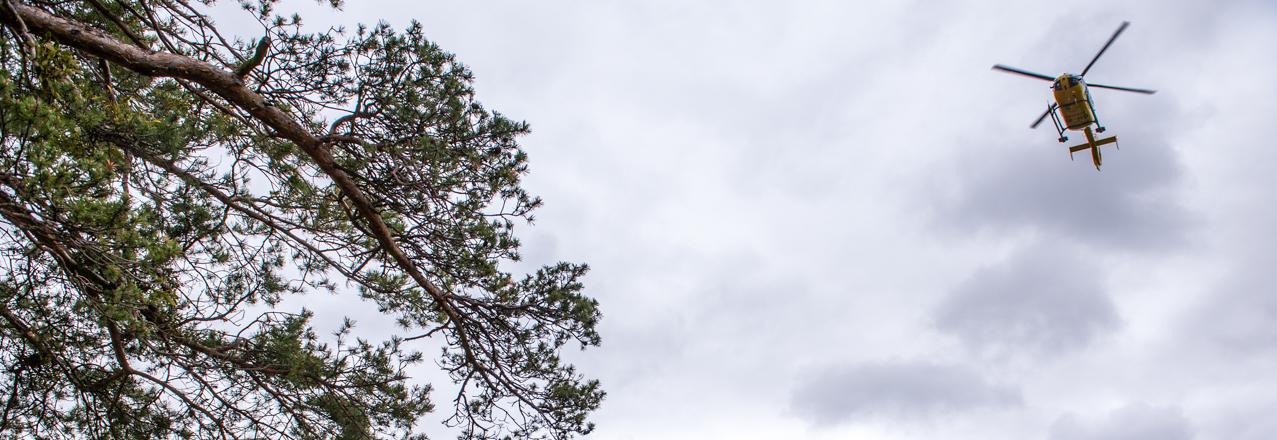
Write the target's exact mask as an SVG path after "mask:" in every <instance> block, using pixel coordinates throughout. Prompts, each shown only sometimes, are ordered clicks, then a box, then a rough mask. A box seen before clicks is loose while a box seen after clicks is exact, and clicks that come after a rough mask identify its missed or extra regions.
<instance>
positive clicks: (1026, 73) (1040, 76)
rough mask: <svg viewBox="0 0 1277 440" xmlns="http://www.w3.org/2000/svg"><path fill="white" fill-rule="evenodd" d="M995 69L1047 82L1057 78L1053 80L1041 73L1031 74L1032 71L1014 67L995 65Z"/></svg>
mask: <svg viewBox="0 0 1277 440" xmlns="http://www.w3.org/2000/svg"><path fill="white" fill-rule="evenodd" d="M993 69H994V70H1001V71H1003V72H1011V73H1018V74H1020V75H1024V76H1028V77H1033V78H1037V79H1044V80H1047V81H1055V78H1052V77H1049V76H1046V75H1043V74H1041V73H1033V72H1030V71H1027V70H1020V69H1017V68H1014V67H1007V66H1003V65H1001V64H994V65H993Z"/></svg>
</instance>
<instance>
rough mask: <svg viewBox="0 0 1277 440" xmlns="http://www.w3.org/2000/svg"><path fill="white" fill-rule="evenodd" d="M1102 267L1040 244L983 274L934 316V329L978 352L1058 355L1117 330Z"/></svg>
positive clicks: (1062, 248) (962, 286)
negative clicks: (1100, 269)
mask: <svg viewBox="0 0 1277 440" xmlns="http://www.w3.org/2000/svg"><path fill="white" fill-rule="evenodd" d="M1099 276H1101V273H1100V272H1099V267H1097V266H1096V265H1094V264H1091V263H1089V262H1087V261H1086V260H1084V259H1082V258H1080V257H1079V256H1078V255H1076V254H1075V253H1074V251H1073V250H1072V249H1071V248H1069V247H1067V246H1045V245H1042V244H1038V245H1035V246H1031V247H1029V248H1027V249H1024V250H1021V251H1020V252H1018V253H1016V254H1015V255H1012V256H1011V257H1010V258H1008V259H1007V260H1006V261H1005V262H1002V263H1000V264H998V265H995V266H990V267H986V268H983V269H980V270H979V271H977V272H976V273H974V274H973V275H972V276H971V277H970V278H968V279H967V280H966V281H964V282H962V283H960V284H959V285H958V286H957V287H956V288H955V289H954V291H953V292H952V293H951V294H950V295H949V296H948V297H947V298H946V299H945V300H943V301H942V302H941V303H940V305H939V306H938V307H937V308H936V309H935V310H934V316H933V320H934V325H935V327H936V328H937V329H938V330H940V331H943V332H945V333H948V334H951V335H953V336H956V337H957V338H958V339H960V340H961V341H962V342H963V343H965V344H967V345H968V346H969V347H971V348H974V349H977V350H993V351H999V352H1002V351H1006V352H1020V351H1026V350H1027V351H1030V352H1035V353H1047V354H1049V353H1058V352H1063V351H1069V350H1073V349H1077V348H1081V347H1083V346H1085V345H1087V344H1088V343H1090V342H1091V341H1092V340H1094V339H1095V338H1096V337H1098V336H1100V335H1102V334H1104V333H1106V332H1109V331H1112V330H1113V329H1114V328H1116V327H1117V326H1118V316H1117V312H1116V311H1115V310H1114V306H1113V303H1112V301H1111V300H1110V299H1109V297H1108V295H1107V294H1106V292H1105V291H1104V288H1103V287H1102V286H1101V285H1100V283H1099V281H1098V280H1097V278H1098V277H1099Z"/></svg>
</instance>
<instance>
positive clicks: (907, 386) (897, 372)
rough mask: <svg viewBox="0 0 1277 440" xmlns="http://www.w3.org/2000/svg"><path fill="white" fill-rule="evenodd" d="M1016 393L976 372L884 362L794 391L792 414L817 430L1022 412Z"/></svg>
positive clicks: (808, 381) (825, 374)
mask: <svg viewBox="0 0 1277 440" xmlns="http://www.w3.org/2000/svg"><path fill="white" fill-rule="evenodd" d="M1021 402H1022V398H1021V396H1020V392H1019V390H1018V389H1015V388H1012V387H1008V386H1003V385H998V384H993V383H990V382H989V381H987V380H985V379H984V378H983V377H981V376H980V375H979V374H978V373H977V372H976V371H975V370H973V369H970V368H967V367H963V366H956V365H943V364H935V363H929V362H886V363H867V364H859V365H851V366H846V367H840V368H830V369H826V370H822V371H818V372H816V373H815V374H813V375H811V376H809V377H807V378H805V379H804V380H803V382H802V383H801V384H799V385H798V387H797V388H796V389H795V391H794V393H793V395H792V399H791V403H790V408H791V410H792V411H793V412H794V413H795V414H797V415H798V416H799V417H801V418H803V419H806V420H807V421H809V422H811V423H813V424H816V425H834V424H838V423H842V422H848V421H856V420H863V419H867V418H874V417H886V418H892V419H904V420H916V419H928V418H932V417H936V416H941V415H945V414H951V413H960V412H967V411H971V410H976V409H988V408H1004V407H1014V406H1019V405H1020V404H1021Z"/></svg>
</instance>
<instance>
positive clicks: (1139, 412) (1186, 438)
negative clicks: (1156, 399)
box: [1048, 404, 1195, 440]
mask: <svg viewBox="0 0 1277 440" xmlns="http://www.w3.org/2000/svg"><path fill="white" fill-rule="evenodd" d="M1193 438H1195V434H1194V429H1193V425H1192V423H1191V422H1190V421H1189V420H1188V419H1187V418H1185V417H1184V414H1183V413H1182V412H1181V411H1180V410H1179V408H1175V407H1158V406H1150V405H1147V404H1134V405H1127V406H1124V407H1121V408H1117V409H1115V410H1113V411H1112V412H1109V413H1108V414H1106V415H1104V416H1103V417H1099V418H1093V419H1087V418H1083V417H1081V416H1078V415H1076V414H1066V415H1064V416H1061V417H1060V418H1059V419H1057V420H1056V422H1055V423H1054V424H1053V425H1051V430H1050V435H1049V436H1048V439H1049V440H1192V439H1193Z"/></svg>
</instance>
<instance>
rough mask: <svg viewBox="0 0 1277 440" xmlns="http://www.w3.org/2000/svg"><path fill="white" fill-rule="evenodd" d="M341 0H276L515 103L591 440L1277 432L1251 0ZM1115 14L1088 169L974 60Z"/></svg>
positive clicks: (1055, 44) (1076, 57) (1260, 8)
mask: <svg viewBox="0 0 1277 440" xmlns="http://www.w3.org/2000/svg"><path fill="white" fill-rule="evenodd" d="M348 3H349V4H348V5H347V6H346V7H345V9H344V11H342V12H339V13H334V12H331V11H322V10H317V9H315V7H314V5H313V4H312V3H309V2H300V3H296V4H293V5H291V7H294V8H300V9H301V10H303V11H304V16H305V17H307V18H308V19H309V22H310V24H312V25H314V26H317V27H318V26H324V27H327V26H329V25H338V24H342V25H348V26H349V25H353V24H356V23H361V22H362V23H375V22H377V21H379V20H385V21H388V22H390V23H391V24H393V25H395V26H396V27H398V28H403V27H404V26H406V24H407V23H408V21H409V20H418V21H421V22H422V23H423V24H424V26H425V29H426V32H427V35H428V36H430V37H431V38H432V39H434V40H435V41H436V42H437V43H439V44H440V45H441V46H442V47H443V48H445V49H446V50H449V51H451V52H454V53H456V54H457V55H458V58H459V59H460V60H461V61H462V62H463V63H465V64H468V65H469V66H470V67H471V68H472V69H473V70H474V72H475V74H476V76H477V81H476V84H475V86H476V88H477V90H478V96H479V99H480V100H481V101H482V102H483V103H484V104H485V105H486V106H487V107H488V108H489V109H493V110H497V111H500V112H502V113H504V114H506V115H509V116H511V117H513V118H515V119H522V120H526V121H528V122H529V123H531V125H532V128H533V133H532V134H531V135H529V136H527V137H525V138H524V139H523V146H524V148H525V149H526V150H527V151H528V153H529V154H530V157H531V174H530V175H529V176H527V178H526V186H527V187H528V188H529V189H530V190H532V191H533V192H535V193H537V194H539V195H541V196H543V197H544V199H545V202H546V203H545V207H544V208H542V209H541V210H540V211H539V212H538V213H537V223H536V224H535V225H533V226H531V227H525V228H522V229H521V236H522V237H523V239H524V242H525V252H524V254H525V257H526V259H527V261H528V262H529V263H533V264H547V263H551V262H554V261H557V260H570V261H582V262H586V263H589V264H590V265H591V266H592V267H593V271H592V272H591V274H590V275H589V277H588V278H587V286H588V290H589V292H590V294H591V295H593V296H594V297H596V298H598V299H599V300H600V301H601V303H602V306H603V313H604V320H603V321H602V324H601V331H602V335H603V338H604V342H603V346H602V347H600V348H596V349H591V350H589V351H586V352H582V353H572V354H571V355H570V357H571V358H572V359H573V360H574V361H575V362H576V363H577V364H578V365H579V367H580V369H581V370H582V371H583V372H585V373H586V374H587V375H591V376H594V377H597V378H599V379H601V380H602V381H603V384H604V387H605V388H606V389H607V391H608V393H609V394H608V398H607V400H606V401H605V402H604V405H603V407H602V408H601V409H600V410H599V411H598V412H597V413H595V415H594V417H593V420H594V421H596V422H597V423H598V429H597V431H596V433H595V434H593V435H591V436H590V438H592V439H708V438H732V439H750V438H758V439H777V438H804V439H807V438H810V439H849V438H851V439H937V438H943V439H1016V440H1020V439H1043V440H1065V439H1069V440H1092V439H1094V440H1099V439H1124V440H1153V439H1158V440H1188V439H1195V440H1196V439H1229V440H1234V439H1241V440H1249V439H1272V438H1277V421H1274V420H1275V419H1274V418H1273V417H1272V414H1274V412H1277V271H1275V270H1274V269H1277V265H1275V264H1274V263H1277V258H1275V257H1274V246H1275V245H1277V206H1275V205H1274V201H1277V173H1275V171H1277V142H1274V141H1273V139H1274V136H1277V123H1274V121H1277V119H1274V118H1275V117H1277V56H1275V55H1274V54H1277V3H1273V2H1272V1H1271V0H1256V1H1233V2H1229V1H1220V2H1216V1H1205V0H1203V1H1193V2H1186V1H1157V0H1145V1H1132V2H1120V3H1119V2H1108V1H1084V0H1079V1H1071V2H1064V3H1061V2H1026V1H1002V2H973V1H966V2H923V1H919V2H904V1H901V2H877V3H870V2H844V1H825V2H816V1H796V2H780V1H776V2H761V1H713V2H711V1H700V2H688V1H678V0H668V1H643V2H611V1H592V2H581V1H578V2H553V1H551V2H547V1H540V2H529V1H496V2H462V1H447V2H436V1H407V0H405V1H399V2H394V1H366V2H361V1H355V0H349V1H348ZM1113 3H1117V4H1113ZM282 9H285V10H286V9H288V7H285V8H282ZM305 11H309V12H305ZM1123 20H1129V21H1131V23H1132V24H1131V27H1130V28H1128V29H1127V31H1126V32H1125V33H1124V34H1123V35H1122V37H1121V38H1119V39H1118V41H1117V42H1116V43H1115V44H1114V45H1113V46H1112V47H1111V48H1110V49H1109V51H1108V52H1107V53H1106V54H1105V56H1104V58H1102V59H1101V60H1100V61H1099V62H1098V63H1097V64H1096V65H1095V67H1094V68H1093V69H1092V70H1091V71H1090V72H1089V73H1088V75H1087V79H1088V80H1090V81H1093V82H1097V83H1104V84H1111V85H1120V86H1130V87H1143V88H1151V89H1157V90H1158V93H1157V94H1156V95H1152V96H1145V95H1139V94H1132V93H1124V92H1116V91H1110V90H1093V92H1092V94H1093V96H1094V99H1095V101H1096V106H1097V110H1098V113H1099V115H1100V117H1101V119H1102V120H1103V122H1104V124H1105V125H1106V126H1107V127H1108V128H1109V131H1108V133H1106V134H1114V135H1117V136H1118V138H1119V142H1120V147H1121V149H1120V150H1116V149H1111V148H1109V147H1105V148H1108V149H1106V151H1105V152H1104V159H1105V160H1104V167H1103V171H1102V172H1096V170H1095V169H1094V168H1093V167H1092V165H1091V163H1090V160H1089V157H1086V156H1085V154H1083V155H1082V156H1079V157H1078V158H1077V160H1076V161H1070V160H1069V156H1068V154H1067V149H1066V145H1064V144H1059V143H1057V142H1056V141H1055V138H1056V135H1055V133H1053V132H1051V129H1050V128H1049V124H1047V125H1044V126H1043V127H1042V128H1041V129H1039V130H1036V131H1034V130H1029V129H1028V125H1029V124H1030V123H1031V122H1033V119H1034V118H1036V117H1037V116H1038V115H1039V114H1041V112H1042V110H1043V109H1044V107H1045V106H1046V103H1047V100H1048V99H1049V91H1048V90H1047V87H1046V86H1047V85H1048V84H1047V83H1046V82H1042V81H1037V80H1033V79H1028V78H1024V77H1019V76H1013V75H1007V74H1004V73H1000V72H995V71H991V70H990V66H991V65H993V64H995V63H1003V64H1007V65H1011V66H1016V67H1020V68H1024V69H1029V70H1034V71H1038V72H1042V73H1046V74H1048V75H1052V76H1054V75H1057V74H1059V73H1062V72H1066V71H1067V72H1074V73H1077V72H1079V71H1080V70H1081V69H1082V68H1083V67H1085V65H1086V63H1087V62H1088V61H1089V60H1090V58H1091V57H1092V56H1093V55H1094V54H1095V52H1096V51H1097V50H1098V49H1099V48H1100V46H1102V45H1103V43H1104V41H1105V40H1106V39H1107V38H1108V37H1109V35H1110V34H1111V33H1112V32H1113V31H1114V30H1115V29H1116V28H1117V26H1118V25H1119V24H1120V23H1121V22H1122V21H1123ZM254 38H255V37H254ZM1082 138H1083V137H1082V136H1081V135H1080V134H1078V133H1073V134H1072V141H1071V142H1070V144H1072V143H1076V141H1077V140H1079V139H1082ZM333 301H337V303H333ZM340 301H353V300H352V299H350V298H345V299H337V300H331V299H330V300H320V301H318V302H316V303H312V304H311V306H312V307H318V308H319V310H318V311H319V312H320V313H321V318H323V317H324V316H325V315H324V313H325V312H327V313H328V314H329V315H332V314H334V313H340V312H341V311H342V310H349V309H348V308H347V305H346V304H340ZM326 302H327V303H326ZM324 304H328V306H324ZM334 304H336V305H334ZM438 400H440V401H446V399H445V396H439V398H438ZM433 428H434V427H433V426H428V427H427V429H428V432H432V431H429V430H431V429H433ZM436 437H439V438H447V437H449V436H446V435H438V436H436Z"/></svg>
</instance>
